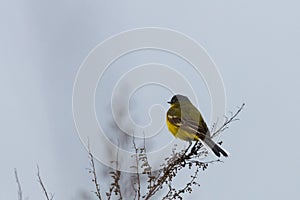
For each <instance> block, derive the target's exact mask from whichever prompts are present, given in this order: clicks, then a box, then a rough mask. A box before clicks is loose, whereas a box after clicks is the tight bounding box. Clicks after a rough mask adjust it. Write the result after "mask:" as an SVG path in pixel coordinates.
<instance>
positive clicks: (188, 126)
mask: <svg viewBox="0 0 300 200" xmlns="http://www.w3.org/2000/svg"><path fill="white" fill-rule="evenodd" d="M168 103H169V104H171V107H170V109H169V110H168V112H167V126H168V129H169V131H170V132H171V133H172V134H173V135H174V136H175V137H177V138H179V139H182V140H185V141H199V140H200V141H202V142H204V143H205V144H206V145H207V146H208V147H209V148H210V149H211V150H212V151H213V152H214V154H215V155H216V156H218V157H220V156H221V154H222V155H223V156H225V157H227V156H228V154H227V153H226V152H225V151H224V150H223V149H222V148H221V147H220V146H219V145H218V144H216V143H215V142H214V141H213V140H212V139H211V136H210V131H209V129H208V128H207V125H206V123H205V121H204V120H203V118H202V115H201V113H200V112H199V110H198V109H197V108H196V107H195V106H194V105H193V104H192V103H191V101H190V100H189V99H188V98H187V97H186V96H183V95H179V94H177V95H175V96H173V97H172V99H171V101H170V102H168Z"/></svg>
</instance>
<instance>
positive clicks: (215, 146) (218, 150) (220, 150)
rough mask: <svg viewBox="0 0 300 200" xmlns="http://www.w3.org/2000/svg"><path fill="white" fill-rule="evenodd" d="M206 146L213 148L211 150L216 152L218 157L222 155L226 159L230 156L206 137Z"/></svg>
mask: <svg viewBox="0 0 300 200" xmlns="http://www.w3.org/2000/svg"><path fill="white" fill-rule="evenodd" d="M204 142H205V144H206V145H207V146H209V148H211V150H212V151H213V152H214V154H215V155H216V156H218V157H220V156H221V154H222V155H223V156H225V157H227V156H228V154H227V153H226V151H224V150H223V149H222V148H221V147H220V146H219V145H218V144H216V143H215V142H214V141H213V140H212V139H211V138H209V137H206V138H205V140H204Z"/></svg>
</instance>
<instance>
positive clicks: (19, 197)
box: [15, 168, 23, 200]
mask: <svg viewBox="0 0 300 200" xmlns="http://www.w3.org/2000/svg"><path fill="white" fill-rule="evenodd" d="M15 178H16V182H17V185H18V200H23V195H22V188H21V183H20V181H19V177H18V172H17V169H16V168H15Z"/></svg>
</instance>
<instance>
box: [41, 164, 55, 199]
mask: <svg viewBox="0 0 300 200" xmlns="http://www.w3.org/2000/svg"><path fill="white" fill-rule="evenodd" d="M37 171H38V173H37V177H38V182H39V184H40V185H41V187H42V189H43V192H44V194H45V196H46V199H47V200H52V199H53V197H54V195H53V194H51V193H49V194H48V192H47V190H46V187H45V185H44V183H43V181H42V178H41V175H40V168H39V166H38V165H37Z"/></svg>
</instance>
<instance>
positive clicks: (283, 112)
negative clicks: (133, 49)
mask: <svg viewBox="0 0 300 200" xmlns="http://www.w3.org/2000/svg"><path fill="white" fill-rule="evenodd" d="M299 6H300V4H299V2H297V1H292V0H287V1H270V0H268V1H267V0H266V1H258V0H255V1H237V0H230V1H226V2H218V1H192V2H182V1H169V0H168V1H151V2H150V1H149V2H145V1H137V0H134V1H79V0H72V1H67V0H60V1H55V0H54V1H41V0H28V1H26V2H25V1H18V0H12V1H6V2H4V1H2V2H1V3H0V24H1V31H0V44H1V45H0V83H1V84H0V91H1V99H0V110H1V115H0V122H1V128H0V130H1V135H2V139H1V140H0V158H1V167H0V177H1V179H0V188H1V189H0V199H17V187H16V183H15V180H14V174H13V169H14V168H17V169H18V172H19V177H20V179H21V183H22V186H23V192H24V196H25V197H26V196H28V197H29V198H30V199H41V198H42V193H41V190H40V188H39V185H38V184H37V181H36V165H37V164H39V166H40V169H41V173H42V176H43V177H44V179H45V182H46V183H47V186H48V188H49V190H50V191H52V192H54V193H55V199H79V198H78V195H79V191H80V190H81V189H84V190H87V191H90V190H92V189H93V187H92V185H91V182H90V179H89V177H88V173H87V171H86V167H88V166H89V163H88V162H89V161H88V157H87V152H86V151H85V148H84V147H83V145H82V143H81V141H80V139H79V137H78V134H77V132H76V129H75V125H74V121H73V115H72V89H73V83H74V80H75V77H76V73H77V71H78V69H79V66H80V65H81V63H82V62H83V60H84V58H85V57H86V56H87V55H88V53H89V52H90V51H91V50H92V49H93V48H94V47H95V46H96V45H97V44H99V43H100V42H102V41H103V40H105V39H106V38H108V37H110V36H111V35H114V34H117V33H119V32H121V31H125V30H128V29H132V28H139V27H146V26H155V27H166V28H171V29H174V30H177V31H180V32H182V33H184V34H186V35H188V36H190V37H191V38H193V39H194V40H196V41H197V42H199V43H200V44H201V45H202V46H203V47H204V48H205V49H206V50H207V52H208V53H209V55H210V56H211V58H212V59H213V60H214V62H215V63H216V65H217V66H218V68H219V70H220V73H221V75H222V78H223V81H224V86H225V89H226V95H227V110H228V111H234V110H235V109H236V107H237V106H239V105H241V104H242V103H243V102H245V103H246V107H245V109H244V110H243V112H242V113H241V115H240V119H241V120H240V121H238V122H236V123H235V124H232V125H231V127H230V129H229V130H227V131H226V132H224V134H223V135H222V137H221V138H222V140H223V142H224V144H223V146H224V148H225V149H226V150H227V151H228V152H230V157H229V158H227V159H224V163H220V164H214V165H211V166H210V167H209V169H208V170H207V171H205V172H204V173H201V175H200V176H199V180H198V181H199V182H200V184H201V187H200V188H197V191H194V192H193V194H192V195H191V196H192V197H193V198H191V197H189V199H207V200H208V199H209V200H210V199H211V200H215V199H245V200H248V199H249V200H250V199H251V200H252V199H297V198H299V196H300V193H299V187H300V173H299V168H300V159H299V157H298V156H299V151H298V149H297V148H298V142H299V140H300V136H299V134H298V132H299V131H298V129H297V124H298V121H297V120H298V118H299V112H300V109H299V102H300V95H299V87H300V79H299V74H300V60H299V52H300V37H299V35H300V23H299V20H300V13H299ZM153 60H154V61H155V62H161V63H164V64H168V65H169V66H171V67H174V69H176V70H178V71H180V72H182V73H183V74H184V75H185V76H187V77H188V79H191V83H192V85H193V86H194V87H195V89H196V90H197V91H199V93H197V96H198V97H199V98H201V101H200V102H199V107H200V108H201V111H202V112H203V114H204V116H205V118H206V119H207V120H208V121H209V117H210V109H211V105H210V98H209V94H208V92H207V91H206V90H205V85H204V83H203V80H202V79H201V77H198V78H194V77H193V76H192V75H193V71H192V70H191V69H189V68H188V67H189V66H188V65H187V63H184V62H182V61H180V59H178V58H175V57H174V56H173V57H172V56H170V55H168V54H167V53H163V52H154V51H147V52H144V53H141V52H137V53H136V54H133V55H128V57H127V58H124V59H123V60H120V61H119V62H117V63H115V65H114V66H113V67H114V68H113V69H115V71H111V72H108V74H107V77H110V75H109V73H112V75H111V77H112V78H111V80H114V79H115V77H117V76H121V75H122V74H121V73H120V71H119V70H118V66H119V67H120V66H122V65H125V64H126V67H127V68H126V69H130V68H131V66H132V67H133V66H136V65H137V64H143V63H148V62H153ZM162 78H164V77H162ZM109 80H110V79H109V78H107V81H108V82H107V83H106V84H107V85H109V84H113V83H109ZM198 83H199V85H198ZM110 87H111V86H107V87H106V88H104V91H109V90H110ZM149 93H151V94H152V95H153V96H152V98H151V101H149V98H147V95H146V94H149ZM101 95H103V94H102V93H101V90H99V91H97V95H96V99H99V98H100V99H102V96H101ZM134 95H135V96H134V98H135V102H136V107H134V108H132V110H133V113H134V114H133V116H132V117H133V119H136V120H137V121H138V123H141V124H147V123H148V121H147V120H149V119H148V118H147V117H145V118H143V117H144V115H141V114H140V113H145V112H146V110H147V109H148V108H149V106H151V104H161V105H162V106H163V107H164V108H165V109H167V106H168V105H167V104H165V102H166V101H168V100H169V98H170V97H171V95H172V94H171V93H170V92H169V91H167V90H164V89H163V88H159V87H154V86H151V87H149V88H145V90H144V91H143V90H142V89H140V91H139V92H137V93H135V94H134ZM105 98H107V97H103V99H105ZM99 101H100V100H99ZM148 104H149V105H148ZM141 105H142V106H141ZM143 105H147V106H143ZM102 106H105V104H104V103H103V104H102ZM131 106H132V105H131ZM96 107H97V112H98V114H99V118H101V109H105V108H102V107H101V106H98V105H97V104H96ZM108 108H109V102H107V109H108ZM146 108H147V109H146ZM99 110H100V111H99ZM162 134H169V133H168V132H167V129H166V128H165V127H164V129H163V131H162ZM164 138H171V135H168V136H165V137H164ZM165 140H166V139H165Z"/></svg>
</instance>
